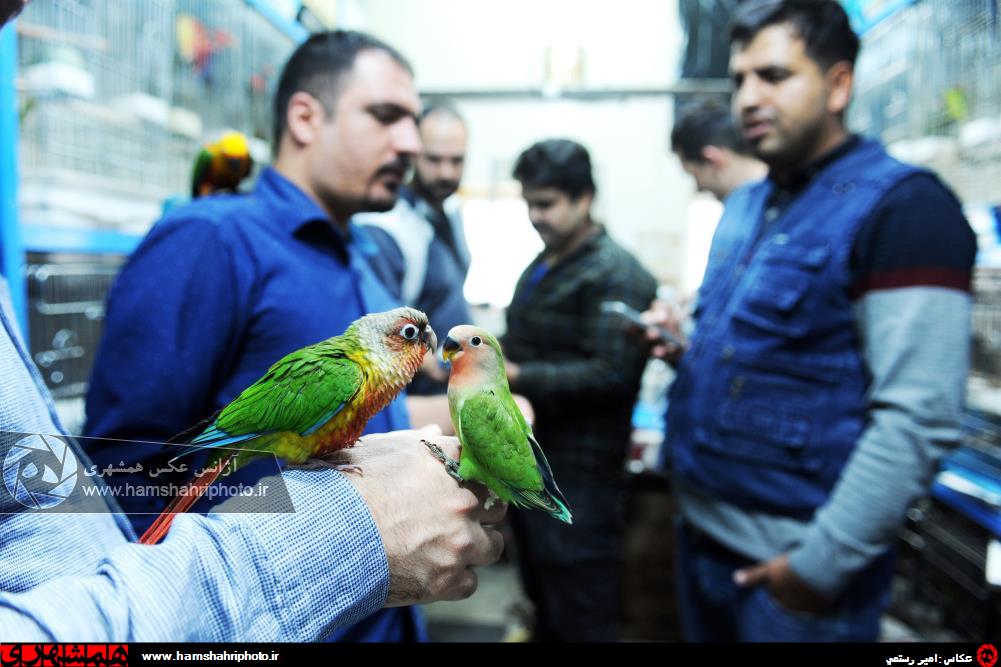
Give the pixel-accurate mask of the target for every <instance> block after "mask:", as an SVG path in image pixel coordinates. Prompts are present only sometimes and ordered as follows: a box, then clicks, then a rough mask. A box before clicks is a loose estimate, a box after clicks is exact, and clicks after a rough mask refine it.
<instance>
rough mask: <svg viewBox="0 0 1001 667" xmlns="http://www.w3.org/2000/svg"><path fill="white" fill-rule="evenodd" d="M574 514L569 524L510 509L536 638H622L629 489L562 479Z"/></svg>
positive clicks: (557, 639)
mask: <svg viewBox="0 0 1001 667" xmlns="http://www.w3.org/2000/svg"><path fill="white" fill-rule="evenodd" d="M557 483H558V484H559V485H560V490H561V491H563V494H564V495H565V496H566V498H567V501H568V502H569V503H570V508H571V511H572V512H573V525H569V526H568V525H566V524H564V523H563V522H561V521H557V520H556V519H553V518H552V517H550V516H548V515H546V514H544V513H542V512H539V511H536V510H517V509H514V508H512V509H511V511H510V513H509V516H510V519H511V526H512V529H513V531H514V536H515V541H516V544H517V551H518V562H519V566H520V569H521V579H522V584H523V586H524V587H525V592H526V593H527V595H528V597H529V599H530V600H531V601H532V603H533V604H534V605H535V610H536V623H535V633H534V635H533V639H534V640H536V641H599V642H600V641H617V640H618V639H619V595H620V583H619V582H620V575H621V570H622V562H623V535H624V527H625V487H624V486H623V485H621V484H605V485H592V484H587V483H578V482H576V481H575V480H573V479H565V478H558V479H557Z"/></svg>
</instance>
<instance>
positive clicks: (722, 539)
mask: <svg viewBox="0 0 1001 667" xmlns="http://www.w3.org/2000/svg"><path fill="white" fill-rule="evenodd" d="M730 39H731V43H732V55H731V60H730V71H731V76H732V78H733V83H734V88H735V91H734V97H733V113H734V116H735V120H736V122H737V123H738V126H739V128H740V129H741V131H742V133H743V136H744V139H745V140H746V141H747V142H748V143H749V145H750V147H751V149H752V152H753V153H754V155H755V156H756V157H758V158H759V159H761V160H762V161H764V162H765V163H766V164H767V165H768V167H769V173H768V176H767V178H765V179H764V180H763V181H759V182H756V183H752V184H749V185H747V186H744V187H742V188H738V189H737V190H735V191H734V192H732V193H731V194H730V196H729V197H728V198H727V202H726V210H725V212H724V214H723V218H722V220H721V222H720V225H719V228H718V230H717V232H716V236H715V237H714V240H713V246H712V250H711V252H710V257H709V265H708V268H707V271H706V277H705V281H704V283H703V285H702V288H701V289H700V292H699V296H698V305H697V308H696V312H695V329H694V331H693V334H692V338H691V342H690V344H689V345H688V346H687V347H686V349H684V350H678V351H677V352H679V353H682V352H683V354H680V355H679V356H680V358H679V359H677V363H678V378H677V380H676V382H675V383H674V385H673V386H672V388H671V395H670V409H669V411H668V429H667V430H668V434H667V435H668V443H669V447H670V452H669V455H668V459H669V461H670V466H671V473H672V480H673V484H674V489H675V491H676V493H677V498H678V503H679V507H680V512H681V521H680V526H681V529H680V535H679V547H678V548H679V556H678V563H679V582H678V586H679V595H680V606H681V614H682V623H683V630H684V632H685V636H686V638H688V639H690V640H695V641H726V640H730V641H835V640H844V641H871V640H875V639H876V638H877V637H878V634H879V624H880V617H881V615H882V613H883V611H884V610H885V608H886V606H887V604H888V602H889V591H890V583H891V579H892V576H893V564H894V563H893V561H894V554H893V545H894V543H895V542H896V535H897V531H898V529H899V528H900V526H901V524H902V523H903V521H904V515H905V512H906V510H907V508H908V507H909V506H910V505H911V503H912V502H913V501H914V500H915V499H916V498H918V497H919V496H921V495H923V494H924V493H925V492H926V490H927V487H928V484H929V483H930V481H931V479H932V475H933V474H934V471H935V465H936V461H937V460H938V458H939V457H940V456H941V455H942V454H943V453H944V452H945V451H947V449H948V448H949V447H950V446H952V445H954V444H955V443H956V442H957V441H958V440H959V436H960V434H959V415H960V411H961V408H962V404H963V389H964V386H965V379H966V373H967V364H968V359H967V356H968V339H969V331H968V328H969V307H970V299H969V287H970V274H971V271H972V265H973V259H974V255H975V252H976V242H975V237H974V235H973V233H972V231H971V229H970V227H969V225H968V224H967V222H966V220H965V219H964V217H963V214H962V210H961V208H960V205H959V202H958V201H957V200H956V198H955V197H954V196H953V194H952V193H951V192H950V191H949V190H948V189H947V188H946V187H945V186H944V185H942V183H941V182H940V181H939V180H938V179H937V178H936V177H935V176H934V175H933V174H931V173H929V172H928V171H926V170H923V169H919V168H917V167H913V166H910V165H905V164H902V163H900V162H898V161H896V160H894V159H893V158H891V157H889V156H888V155H887V153H886V152H885V151H884V150H883V148H882V146H880V144H878V143H877V142H875V141H871V140H867V139H863V138H861V137H858V136H854V135H852V134H850V133H849V132H848V131H847V129H846V128H845V125H844V113H845V109H846V108H847V106H848V103H849V101H850V99H851V94H852V87H853V83H854V62H855V58H856V55H857V53H858V48H859V41H858V38H857V37H856V36H855V34H854V33H853V32H852V30H851V28H850V27H849V24H848V19H847V16H846V15H845V12H844V10H843V9H842V8H841V6H840V5H839V4H838V3H837V2H835V1H834V0H822V1H815V0H811V1H807V0H784V1H774V0H773V1H767V2H764V1H757V0H755V1H753V2H749V3H747V4H745V5H742V6H741V8H740V10H739V11H738V14H737V16H736V17H735V20H734V24H733V26H732V28H731V34H730Z"/></svg>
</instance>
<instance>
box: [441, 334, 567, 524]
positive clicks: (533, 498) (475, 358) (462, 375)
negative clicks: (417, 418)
mask: <svg viewBox="0 0 1001 667" xmlns="http://www.w3.org/2000/svg"><path fill="white" fill-rule="evenodd" d="M442 357H443V358H444V359H445V361H449V362H451V364H452V368H451V370H450V372H449V378H448V408H449V412H450V413H451V415H452V425H453V426H455V433H456V435H457V436H458V437H459V442H461V443H462V450H461V452H460V454H459V460H458V461H454V460H452V459H449V458H448V457H447V456H446V455H445V453H444V452H443V451H442V450H441V448H440V447H438V446H437V445H435V444H433V443H430V442H427V441H425V444H426V445H427V446H428V447H429V448H430V449H431V451H432V452H434V454H435V456H437V457H438V459H439V460H441V461H442V462H443V463H444V464H445V468H446V470H448V473H449V474H450V475H451V476H452V477H454V478H455V479H456V480H458V481H459V482H462V481H464V480H475V481H478V482H480V483H482V484H483V485H485V486H486V487H487V488H488V489H490V490H491V491H492V492H493V493H494V494H495V495H496V496H498V497H499V498H501V499H502V500H506V501H508V502H510V503H512V504H514V505H515V506H516V507H523V508H527V509H540V510H542V511H544V512H548V513H549V515H550V516H552V517H555V518H557V519H559V520H560V521H565V522H566V523H572V520H571V515H570V507H569V505H568V503H567V500H566V498H564V497H563V494H562V493H561V492H560V490H559V487H557V486H556V482H555V481H554V480H553V471H552V470H551V469H550V467H549V462H548V461H546V455H545V454H543V453H542V448H541V447H539V443H538V441H536V439H535V435H534V434H533V433H532V428H531V427H530V426H529V425H528V422H526V421H525V417H524V416H523V415H522V414H521V410H519V409H518V406H517V405H516V404H515V402H514V398H512V396H511V389H510V388H509V387H508V384H507V374H506V373H505V371H504V354H503V353H502V352H501V347H500V343H498V342H497V339H496V338H494V337H493V336H491V335H490V334H489V333H487V332H486V331H484V330H483V329H479V328H477V327H473V326H469V325H461V326H457V327H453V328H452V330H451V331H449V332H448V337H447V338H446V339H445V344H444V345H443V346H442Z"/></svg>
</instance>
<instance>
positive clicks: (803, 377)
mask: <svg viewBox="0 0 1001 667" xmlns="http://www.w3.org/2000/svg"><path fill="white" fill-rule="evenodd" d="M790 371H793V372H790ZM841 375H842V372H840V371H839V370H838V369H837V368H836V367H826V366H816V365H813V364H802V363H793V362H791V361H788V360H780V359H768V358H764V357H750V356H744V355H738V357H737V358H736V359H735V363H734V364H733V367H732V371H731V372H730V373H728V374H727V377H726V378H723V382H724V383H726V384H725V385H724V386H728V391H727V392H726V394H725V397H724V398H723V399H722V400H721V401H720V403H719V406H718V407H717V408H716V411H715V413H716V414H715V419H714V420H713V423H714V428H712V433H711V434H710V435H709V437H708V438H705V439H697V441H696V447H698V448H702V449H708V450H712V451H713V452H714V453H715V454H716V455H717V456H722V457H724V458H728V459H734V460H738V461H745V462H750V463H754V464H756V465H764V466H767V467H770V468H777V469H783V470H789V471H795V472H798V473H806V474H814V473H818V472H820V470H821V469H822V468H823V467H824V463H825V460H826V458H825V452H824V451H823V449H822V448H821V447H819V446H818V444H817V443H818V441H820V440H822V438H817V437H816V436H817V433H816V431H817V429H818V427H819V426H820V424H818V420H817V415H818V412H819V410H820V407H821V406H820V399H821V397H823V396H824V395H826V394H827V392H829V391H830V390H831V389H832V388H833V387H834V386H835V385H836V384H837V382H838V379H839V377H841ZM699 440H701V441H699Z"/></svg>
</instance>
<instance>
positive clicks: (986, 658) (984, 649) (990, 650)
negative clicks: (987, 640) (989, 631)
mask: <svg viewBox="0 0 1001 667" xmlns="http://www.w3.org/2000/svg"><path fill="white" fill-rule="evenodd" d="M997 661H998V651H997V649H996V648H994V644H983V645H981V647H980V648H979V649H977V662H979V663H980V667H994V663H996V662H997Z"/></svg>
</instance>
